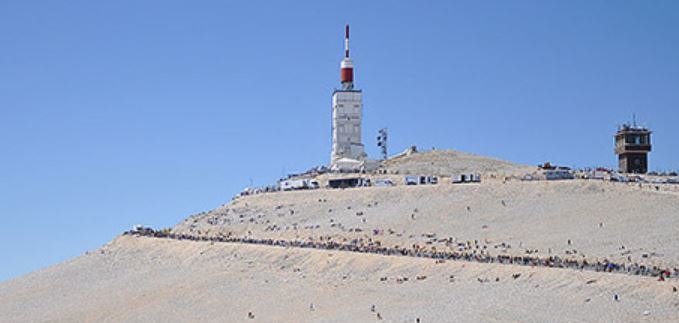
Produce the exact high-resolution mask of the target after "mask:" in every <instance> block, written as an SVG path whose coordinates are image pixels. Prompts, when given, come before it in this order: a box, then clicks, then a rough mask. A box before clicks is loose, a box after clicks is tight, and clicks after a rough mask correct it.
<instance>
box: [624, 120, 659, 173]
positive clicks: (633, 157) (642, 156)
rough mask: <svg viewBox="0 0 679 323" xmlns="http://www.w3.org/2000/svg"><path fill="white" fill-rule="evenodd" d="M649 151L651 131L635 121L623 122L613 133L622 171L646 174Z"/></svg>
mask: <svg viewBox="0 0 679 323" xmlns="http://www.w3.org/2000/svg"><path fill="white" fill-rule="evenodd" d="M650 151H651V131H650V130H649V129H647V128H644V127H638V126H637V125H636V122H634V123H632V124H631V125H630V124H628V123H625V124H623V125H622V126H620V128H618V132H617V133H616V134H615V154H616V155H618V167H619V170H620V172H622V173H635V174H646V173H647V172H648V153H649V152H650Z"/></svg>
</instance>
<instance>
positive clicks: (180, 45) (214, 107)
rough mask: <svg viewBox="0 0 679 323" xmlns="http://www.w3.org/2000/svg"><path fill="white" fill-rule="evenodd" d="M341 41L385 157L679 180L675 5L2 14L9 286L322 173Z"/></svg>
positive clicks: (465, 4)
mask: <svg viewBox="0 0 679 323" xmlns="http://www.w3.org/2000/svg"><path fill="white" fill-rule="evenodd" d="M345 23H350V24H351V27H352V41H351V45H352V56H353V58H354V60H355V64H356V83H357V86H358V87H359V88H361V89H363V90H364V103H365V110H364V115H365V122H364V138H363V139H364V142H365V143H366V145H367V147H368V153H369V154H370V155H372V156H376V155H377V149H376V147H375V145H374V137H375V133H376V132H377V130H378V129H379V128H380V127H383V126H387V127H388V128H389V130H390V147H391V148H392V152H395V151H396V150H402V149H404V148H405V147H407V146H409V145H413V144H415V145H417V146H418V147H421V148H431V147H436V148H450V149H458V150H464V151H469V152H473V153H478V154H483V155H490V156H495V157H499V158H503V159H508V160H512V161H516V162H522V163H527V164H538V163H540V162H543V161H552V162H556V163H558V164H565V165H570V166H576V167H579V166H596V165H602V166H611V167H612V166H614V165H615V156H614V155H613V137H612V135H613V133H614V131H615V130H616V126H617V125H618V124H619V123H622V122H624V121H627V120H629V119H630V118H631V115H632V113H634V112H636V114H637V119H638V120H640V122H642V123H644V124H646V125H648V126H649V127H651V128H652V129H653V130H654V131H655V134H654V140H653V143H654V151H653V152H652V154H651V157H650V166H651V168H652V169H660V170H666V169H677V168H679V149H677V147H678V144H677V141H678V140H679V127H678V125H679V2H677V1H592V0H583V1H542V0H541V1H439V2H436V1H411V2H410V4H396V2H395V1H323V2H322V3H321V1H308V2H291V1H277V2H273V1H271V2H260V1H239V2H235V1H233V2H230V1H167V0H165V1H2V2H0V30H1V31H0V157H1V158H0V217H2V221H1V222H0V259H1V262H2V266H0V280H5V279H9V278H12V277H16V276H17V275H21V274H24V273H27V272H30V271H33V270H36V269H39V268H41V267H45V266H47V265H51V264H54V263H57V262H60V261H63V260H65V259H68V258H70V257H74V256H77V255H80V254H82V253H84V252H85V251H86V250H92V249H95V248H97V247H98V246H100V245H102V244H103V243H105V242H107V241H109V240H110V239H111V238H113V237H114V236H116V235H117V234H119V233H121V232H122V231H124V230H127V229H128V228H130V226H131V225H133V224H136V223H140V224H147V225H152V226H154V227H165V226H172V225H174V224H176V223H177V222H179V221H180V220H182V219H183V218H185V217H186V216H188V215H190V214H194V213H197V212H200V211H203V210H208V209H212V208H214V207H216V206H218V205H220V204H222V203H225V202H227V201H229V200H230V198H231V196H233V195H234V194H235V193H237V192H238V191H240V190H241V189H242V188H243V187H245V186H249V185H250V182H253V183H254V184H255V185H264V184H269V183H274V182H275V180H276V179H277V178H279V177H280V176H281V175H282V174H283V172H284V171H286V172H292V171H301V170H305V169H308V168H309V167H311V166H314V165H320V164H324V163H326V162H327V161H328V159H329V155H330V96H331V91H332V89H333V88H334V87H337V86H338V85H339V84H338V78H339V69H338V66H339V61H340V59H341V56H342V46H343V39H342V37H343V26H344V24H345Z"/></svg>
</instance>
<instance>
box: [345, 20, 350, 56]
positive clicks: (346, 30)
mask: <svg viewBox="0 0 679 323" xmlns="http://www.w3.org/2000/svg"><path fill="white" fill-rule="evenodd" d="M344 57H346V58H349V24H347V25H346V27H345V29H344Z"/></svg>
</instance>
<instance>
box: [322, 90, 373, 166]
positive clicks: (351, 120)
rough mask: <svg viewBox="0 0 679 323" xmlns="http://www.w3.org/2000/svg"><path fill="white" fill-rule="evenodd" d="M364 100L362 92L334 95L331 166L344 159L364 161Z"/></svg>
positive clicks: (341, 92) (342, 92)
mask: <svg viewBox="0 0 679 323" xmlns="http://www.w3.org/2000/svg"><path fill="white" fill-rule="evenodd" d="M362 115H363V100H362V93H361V91H360V90H337V91H335V93H333V95H332V156H331V158H330V160H331V164H335V163H336V162H337V161H338V160H340V159H342V158H349V159H355V160H363V159H365V157H366V154H365V148H364V146H363V144H362V143H361V122H362Z"/></svg>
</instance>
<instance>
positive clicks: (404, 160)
mask: <svg viewBox="0 0 679 323" xmlns="http://www.w3.org/2000/svg"><path fill="white" fill-rule="evenodd" d="M470 156H472V155H467V154H463V153H458V152H439V151H436V152H431V153H420V154H415V155H411V156H405V157H400V158H398V160H396V159H394V160H390V161H388V162H387V163H386V169H387V170H389V171H390V172H392V174H391V175H390V176H394V178H400V177H402V176H403V174H405V173H408V172H410V173H418V174H422V175H426V174H428V173H429V172H431V173H432V174H439V175H447V174H453V173H458V172H469V171H477V172H483V173H484V174H489V175H487V176H486V177H484V180H483V182H482V183H480V184H455V185H454V184H451V183H450V182H449V180H442V181H441V182H440V183H439V184H437V185H426V186H405V185H400V184H402V183H401V182H398V183H397V184H399V185H397V186H394V187H362V188H353V189H343V190H340V189H337V190H331V189H319V190H309V191H292V192H275V193H264V194H258V195H251V196H244V197H239V198H237V199H235V200H233V201H231V202H230V203H227V204H225V205H224V206H222V207H219V208H217V209H215V210H212V211H209V212H204V213H201V214H197V215H194V216H191V217H188V218H187V219H186V220H184V221H182V222H181V223H179V224H177V225H176V226H175V227H174V228H172V232H173V233H176V234H182V233H183V234H189V235H192V236H210V237H215V236H231V237H250V238H256V239H264V238H275V239H286V240H305V241H320V240H321V239H323V241H328V240H331V241H341V242H347V243H351V242H360V243H379V244H380V245H383V246H408V247H411V246H413V245H417V246H418V247H422V248H427V249H430V250H431V249H434V248H436V250H464V251H465V252H475V253H476V252H478V253H485V254H491V255H497V254H510V255H536V256H541V257H548V256H559V257H564V258H568V257H571V258H577V259H590V260H597V259H598V260H601V259H604V258H605V259H609V260H612V261H618V262H636V263H643V264H646V265H649V266H653V265H657V266H665V267H674V268H676V267H679V238H678V237H679V211H678V210H679V189H677V187H676V186H670V185H665V186H662V187H659V188H656V187H655V185H650V184H643V185H638V184H622V183H610V182H603V181H593V180H572V181H555V182H546V181H531V182H522V181H519V180H516V179H514V178H515V177H511V178H509V179H507V178H505V176H502V174H519V173H521V172H530V171H533V168H531V167H527V166H522V165H516V164H512V163H509V162H503V161H497V160H494V159H485V158H483V157H478V156H472V157H470ZM394 171H397V172H398V173H399V175H395V174H393V172H394ZM490 174H493V177H491V175H490ZM496 175H497V176H496ZM674 288H679V281H677V279H676V278H671V279H668V280H666V281H658V279H657V278H653V277H644V276H632V275H625V274H614V273H599V272H591V271H579V270H572V269H557V268H544V267H530V266H516V265H506V264H484V263H475V262H465V261H445V262H437V261H435V260H432V259H424V258H413V257H404V256H383V255H376V254H359V253H353V252H346V251H334V250H315V249H300V248H294V247H285V248H284V247H276V246H263V245H248V244H240V243H220V242H198V241H187V240H183V241H177V240H168V239H159V238H150V237H137V236H129V235H124V236H120V237H117V238H115V239H114V240H112V241H111V242H110V243H108V244H107V245H105V246H103V247H102V248H100V249H98V250H95V251H92V252H88V253H87V254H85V255H82V256H80V257H77V258H75V259H72V260H69V261H66V262H64V263H61V264H57V265H55V266H52V267H49V268H46V269H43V270H40V271H37V272H34V273H31V274H28V275H25V276H22V277H19V278H17V279H14V280H11V281H7V282H3V283H0V321H2V322H5V321H38V322H40V321H63V322H72V321H87V322H91V321H115V322H120V321H139V322H142V321H143V322H148V321H156V322H167V321H185V322H188V321H192V322H193V321H215V322H224V321H227V322H241V321H253V322H254V321H259V322H272V321H292V322H306V321H323V322H367V321H373V320H375V321H378V320H380V319H382V320H384V321H389V322H415V320H416V319H418V318H419V319H420V320H421V322H478V321H491V322H506V321H521V322H544V321H550V322H558V321H562V322H573V321H578V322H584V321H586V322H602V321H605V322H639V321H658V322H676V321H679V292H675V291H674ZM616 295H617V300H616V299H615V298H616ZM249 313H250V314H251V315H250V316H249V315H248V314H249Z"/></svg>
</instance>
